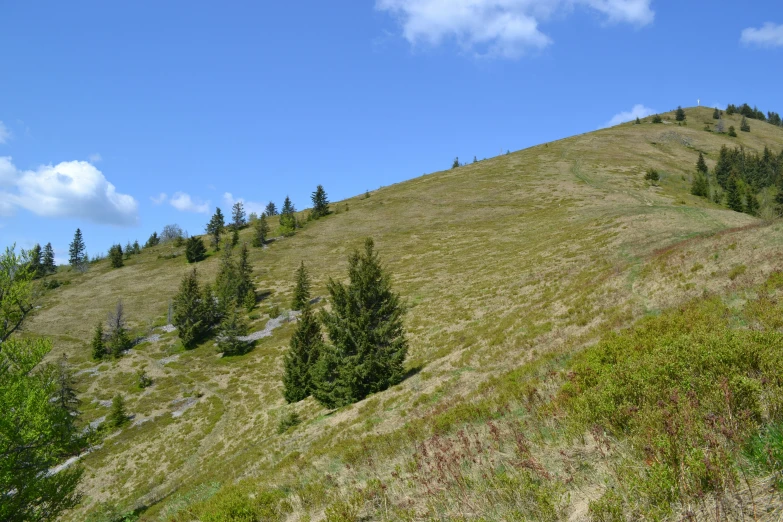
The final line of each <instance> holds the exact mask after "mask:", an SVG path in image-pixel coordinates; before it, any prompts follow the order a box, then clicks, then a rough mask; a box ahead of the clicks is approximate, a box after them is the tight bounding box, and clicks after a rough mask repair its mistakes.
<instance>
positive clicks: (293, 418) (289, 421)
mask: <svg viewBox="0 0 783 522" xmlns="http://www.w3.org/2000/svg"><path fill="white" fill-rule="evenodd" d="M301 422H302V421H301V419H300V418H299V414H298V413H296V412H295V411H292V412H290V413H287V414H285V415H283V416H282V417H281V418H280V422H279V423H278V425H277V433H285V432H286V431H288V430H289V428H293V427H294V426H298V425H299V424H301Z"/></svg>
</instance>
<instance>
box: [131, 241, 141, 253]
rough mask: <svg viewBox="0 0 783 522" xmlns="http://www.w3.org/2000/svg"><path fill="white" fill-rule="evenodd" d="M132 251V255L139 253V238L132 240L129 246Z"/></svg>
mask: <svg viewBox="0 0 783 522" xmlns="http://www.w3.org/2000/svg"><path fill="white" fill-rule="evenodd" d="M131 248H132V251H133V255H136V256H137V255H139V254H141V245H139V240H138V239H137V240H136V241H134V242H133V246H132V247H131Z"/></svg>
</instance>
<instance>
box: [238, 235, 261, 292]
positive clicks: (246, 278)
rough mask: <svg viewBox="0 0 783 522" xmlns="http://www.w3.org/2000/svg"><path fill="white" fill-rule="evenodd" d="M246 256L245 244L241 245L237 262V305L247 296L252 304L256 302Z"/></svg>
mask: <svg viewBox="0 0 783 522" xmlns="http://www.w3.org/2000/svg"><path fill="white" fill-rule="evenodd" d="M248 255H249V252H248V250H247V243H242V247H241V248H240V249H239V260H238V261H237V291H236V303H237V305H240V304H244V303H245V302H246V299H247V296H248V295H250V296H252V299H253V303H254V304H255V300H256V299H255V288H254V287H253V279H252V276H253V267H252V266H251V265H250V260H249V259H248Z"/></svg>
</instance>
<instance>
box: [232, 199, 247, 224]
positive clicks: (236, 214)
mask: <svg viewBox="0 0 783 522" xmlns="http://www.w3.org/2000/svg"><path fill="white" fill-rule="evenodd" d="M231 219H232V221H231V224H232V225H233V226H234V228H242V227H243V226H245V223H247V218H246V217H245V205H244V204H242V202H241V201H237V202H236V203H234V206H233V207H232V208H231Z"/></svg>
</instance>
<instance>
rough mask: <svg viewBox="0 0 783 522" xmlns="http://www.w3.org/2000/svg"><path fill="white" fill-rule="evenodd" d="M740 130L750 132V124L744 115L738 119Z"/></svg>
mask: <svg viewBox="0 0 783 522" xmlns="http://www.w3.org/2000/svg"><path fill="white" fill-rule="evenodd" d="M740 131H742V132H750V124H749V123H748V120H747V119H746V118H745V116H743V117H742V121H740Z"/></svg>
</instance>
